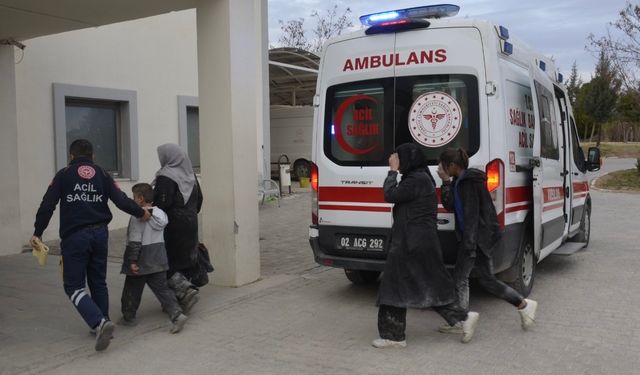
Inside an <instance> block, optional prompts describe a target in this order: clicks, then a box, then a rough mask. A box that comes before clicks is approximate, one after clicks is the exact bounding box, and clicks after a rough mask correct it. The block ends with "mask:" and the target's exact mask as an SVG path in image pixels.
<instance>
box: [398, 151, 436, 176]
mask: <svg viewBox="0 0 640 375" xmlns="http://www.w3.org/2000/svg"><path fill="white" fill-rule="evenodd" d="M396 152H397V153H398V158H399V159H400V168H399V171H400V173H402V174H403V175H404V174H407V173H409V172H411V171H413V170H415V169H423V170H425V171H426V172H427V174H428V175H429V178H430V179H431V181H432V182H433V184H434V186H435V181H434V179H433V176H431V171H430V170H429V166H428V164H427V158H426V157H425V156H424V152H422V150H421V149H420V147H419V146H418V145H416V144H415V143H403V144H401V145H400V146H398V147H397V148H396Z"/></svg>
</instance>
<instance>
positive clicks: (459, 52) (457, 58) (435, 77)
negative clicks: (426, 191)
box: [395, 27, 489, 261]
mask: <svg viewBox="0 0 640 375" xmlns="http://www.w3.org/2000/svg"><path fill="white" fill-rule="evenodd" d="M396 54H398V55H400V56H409V58H408V59H407V63H405V64H397V65H396V72H395V73H396V98H395V123H396V130H395V144H396V145H399V144H402V143H405V142H413V143H418V144H420V145H421V146H423V147H424V148H423V150H424V151H425V155H426V156H427V159H428V160H429V164H431V174H432V175H433V177H434V178H435V179H436V185H437V186H440V179H439V177H438V174H437V173H436V167H437V164H438V162H437V160H438V157H439V155H440V154H441V153H442V152H443V151H444V150H446V149H447V148H450V147H453V148H458V147H461V148H463V149H465V150H467V151H468V153H469V156H470V157H471V158H472V159H473V160H482V161H483V162H482V166H483V167H484V164H486V160H487V159H488V157H489V147H488V142H487V140H488V136H489V135H488V129H487V127H482V126H481V123H485V119H484V118H483V117H482V115H481V114H483V113H484V114H486V113H487V108H486V106H487V101H486V96H484V95H480V89H479V88H480V87H482V88H484V85H485V81H486V73H485V63H484V53H483V44H482V37H481V33H480V31H479V30H478V29H477V28H475V27H431V28H427V29H423V30H415V31H412V32H408V33H398V34H397V36H396ZM411 56H416V57H417V58H418V59H420V60H421V61H420V62H421V64H411V63H410V61H411ZM425 59H426V60H427V62H426V63H424V61H422V60H425ZM425 119H427V120H426V121H425ZM481 142H484V144H482V143H481ZM438 229H440V230H441V231H453V230H454V229H455V220H454V217H453V213H452V212H448V211H446V210H445V209H444V207H443V206H442V205H441V204H439V205H438ZM445 258H446V254H445ZM448 260H449V261H451V260H452V261H455V259H448Z"/></svg>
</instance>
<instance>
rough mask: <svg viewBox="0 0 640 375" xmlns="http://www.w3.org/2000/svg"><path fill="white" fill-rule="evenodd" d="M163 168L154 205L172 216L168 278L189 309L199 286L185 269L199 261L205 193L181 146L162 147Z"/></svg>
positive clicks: (167, 231)
mask: <svg viewBox="0 0 640 375" xmlns="http://www.w3.org/2000/svg"><path fill="white" fill-rule="evenodd" d="M158 159H159V160H160V167H161V168H160V170H158V172H157V173H156V179H155V186H154V202H153V203H154V205H155V206H157V207H159V208H160V209H162V210H164V211H165V212H166V213H167V216H169V224H168V225H167V226H166V227H165V229H164V241H165V247H166V248H167V257H168V259H169V271H168V274H167V279H168V281H169V286H170V287H172V289H174V290H175V291H176V297H177V298H178V301H179V302H180V304H181V305H182V306H183V310H189V309H190V308H191V307H192V306H193V304H195V302H197V300H198V298H197V289H195V288H194V287H192V285H191V284H190V283H189V282H188V281H187V280H186V279H185V278H184V276H183V274H184V272H185V271H187V270H189V269H190V268H192V267H194V266H195V265H196V263H197V261H198V212H200V208H201V207H202V192H201V190H200V185H199V184H198V180H197V178H196V175H195V173H194V172H193V167H192V166H191V160H189V157H188V156H187V154H186V152H184V151H183V150H182V149H181V148H180V146H178V145H176V144H173V143H167V144H164V145H161V146H159V147H158Z"/></svg>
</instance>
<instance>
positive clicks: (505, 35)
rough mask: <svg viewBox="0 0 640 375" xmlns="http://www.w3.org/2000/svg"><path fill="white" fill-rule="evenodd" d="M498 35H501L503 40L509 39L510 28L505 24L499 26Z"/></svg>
mask: <svg viewBox="0 0 640 375" xmlns="http://www.w3.org/2000/svg"><path fill="white" fill-rule="evenodd" d="M498 36H499V37H500V39H502V40H507V39H509V29H507V28H506V27H504V26H500V27H499V28H498Z"/></svg>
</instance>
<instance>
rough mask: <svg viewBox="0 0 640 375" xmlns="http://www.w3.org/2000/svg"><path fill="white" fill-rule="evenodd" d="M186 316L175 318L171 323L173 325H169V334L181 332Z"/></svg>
mask: <svg viewBox="0 0 640 375" xmlns="http://www.w3.org/2000/svg"><path fill="white" fill-rule="evenodd" d="M187 319H188V318H187V316H186V315H184V314H180V315H178V316H177V317H176V319H175V320H174V321H173V324H172V325H171V330H170V331H169V332H171V333H178V332H180V331H182V328H183V327H184V324H185V323H186V322H187Z"/></svg>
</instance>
